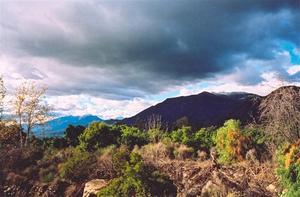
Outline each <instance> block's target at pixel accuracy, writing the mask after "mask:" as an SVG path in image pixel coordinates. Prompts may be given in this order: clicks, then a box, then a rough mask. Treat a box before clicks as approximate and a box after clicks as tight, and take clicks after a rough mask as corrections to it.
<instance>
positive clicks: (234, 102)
mask: <svg viewBox="0 0 300 197" xmlns="http://www.w3.org/2000/svg"><path fill="white" fill-rule="evenodd" d="M299 89H300V88H299V87H296V86H286V87H281V88H279V89H277V90H275V91H273V92H272V93H271V94H269V95H267V96H265V97H262V96H259V95H255V94H249V93H230V94H213V93H209V92H202V93H200V94H197V95H191V96H182V97H175V98H169V99H166V100H165V101H163V102H162V103H159V104H157V105H155V106H152V107H149V108H148V109H145V110H144V111H142V112H140V113H138V114H137V115H135V116H133V117H131V118H126V119H124V120H123V123H125V124H128V125H134V126H138V127H140V128H144V127H145V125H147V122H148V121H149V119H151V117H153V116H157V117H160V118H161V122H162V124H164V126H166V125H167V127H168V128H169V129H172V128H174V127H176V124H179V122H181V121H182V119H184V122H185V124H188V125H190V126H192V127H193V128H195V129H197V128H200V127H207V126H219V125H221V124H222V123H223V122H224V121H225V120H227V119H230V118H235V119H239V120H241V121H242V122H243V123H244V124H245V123H249V122H253V121H257V120H259V119H260V116H261V115H260V113H261V112H260V109H261V108H263V107H261V106H260V105H266V106H270V105H274V103H276V101H274V102H271V101H270V100H271V98H273V97H275V98H277V97H276V96H275V95H281V94H283V93H282V91H284V95H285V96H286V97H289V96H288V94H286V93H288V92H294V93H293V94H294V95H293V96H294V97H296V98H298V100H299V98H300V94H299ZM292 90H294V91H292ZM297 91H298V94H297ZM295 92H296V93H295ZM278 99H280V98H277V102H280V101H279V100H278ZM266 106H265V107H266ZM179 126H180V125H179Z"/></svg>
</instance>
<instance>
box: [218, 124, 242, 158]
mask: <svg viewBox="0 0 300 197" xmlns="http://www.w3.org/2000/svg"><path fill="white" fill-rule="evenodd" d="M215 143H216V149H217V152H218V155H219V162H221V163H231V162H234V161H237V160H241V159H243V156H244V155H245V153H246V149H247V146H248V140H247V138H246V137H245V136H244V135H243V133H242V132H241V123H240V121H239V120H233V119H231V120H227V121H226V122H225V123H224V126H223V127H221V128H219V129H218V131H217V134H216V137H215Z"/></svg>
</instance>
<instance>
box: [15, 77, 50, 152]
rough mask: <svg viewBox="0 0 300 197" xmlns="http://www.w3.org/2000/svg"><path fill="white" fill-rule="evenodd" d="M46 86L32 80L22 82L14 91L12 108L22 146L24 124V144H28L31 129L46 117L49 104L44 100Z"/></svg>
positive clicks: (42, 122)
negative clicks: (24, 127)
mask: <svg viewBox="0 0 300 197" xmlns="http://www.w3.org/2000/svg"><path fill="white" fill-rule="evenodd" d="M45 92H46V87H43V86H37V84H35V83H33V82H24V83H22V84H21V85H20V86H19V87H18V88H17V90H16V92H15V98H14V100H13V110H14V112H15V115H16V117H17V122H18V124H19V128H20V145H21V147H22V146H23V143H24V142H23V138H22V137H21V136H22V131H23V126H24V125H26V134H27V135H26V139H25V143H24V144H25V146H26V145H27V144H28V141H29V138H30V134H31V130H32V128H33V127H34V126H35V125H37V124H40V125H42V124H44V123H45V121H46V120H47V118H48V114H49V109H50V108H49V106H48V105H47V103H46V101H45Z"/></svg>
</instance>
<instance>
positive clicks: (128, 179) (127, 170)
mask: <svg viewBox="0 0 300 197" xmlns="http://www.w3.org/2000/svg"><path fill="white" fill-rule="evenodd" d="M124 156H125V157H124ZM118 157H119V158H121V160H122V161H121V162H120V163H125V165H124V166H123V168H122V173H121V176H120V177H118V178H115V179H113V180H112V181H111V182H110V184H109V185H108V186H107V187H105V188H104V189H102V190H101V191H100V192H99V193H98V194H97V196H98V197H100V196H101V197H102V196H103V197H104V196H105V197H106V196H117V197H119V196H120V197H123V196H140V197H144V196H153V195H155V196H164V194H167V193H170V192H173V193H174V192H175V193H176V189H174V188H175V187H174V186H173V184H172V183H170V181H169V179H167V177H165V176H163V175H161V174H160V173H158V172H157V171H154V170H153V169H149V168H147V166H145V165H144V163H143V160H142V157H141V156H140V155H139V154H137V153H135V152H132V153H131V154H130V155H129V157H128V155H127V153H125V152H122V153H120V154H119V155H118ZM125 158H126V159H127V160H126V161H125V160H124V159H125ZM174 190H175V191H174Z"/></svg>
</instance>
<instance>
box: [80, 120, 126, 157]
mask: <svg viewBox="0 0 300 197" xmlns="http://www.w3.org/2000/svg"><path fill="white" fill-rule="evenodd" d="M120 135H121V133H120V129H118V127H115V126H113V127H111V126H109V125H107V124H105V123H102V122H95V123H92V124H91V125H90V126H89V127H88V128H86V129H85V131H84V132H83V133H82V134H81V135H80V136H79V141H80V145H79V146H80V148H82V149H83V150H87V151H90V152H92V151H95V150H97V149H98V148H103V147H106V146H108V145H111V144H119V140H120Z"/></svg>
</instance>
